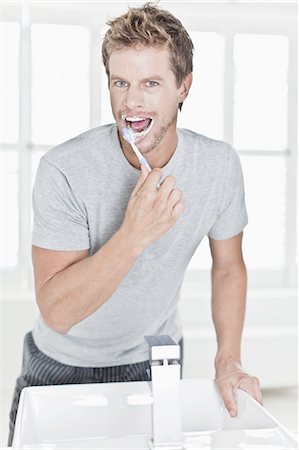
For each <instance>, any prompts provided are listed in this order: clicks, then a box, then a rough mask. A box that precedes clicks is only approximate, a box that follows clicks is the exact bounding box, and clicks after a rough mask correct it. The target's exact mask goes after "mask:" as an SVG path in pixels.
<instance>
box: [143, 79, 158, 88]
mask: <svg viewBox="0 0 299 450" xmlns="http://www.w3.org/2000/svg"><path fill="white" fill-rule="evenodd" d="M145 84H146V86H147V87H156V86H158V85H159V83H158V81H153V80H149V81H147V82H146V83H145Z"/></svg>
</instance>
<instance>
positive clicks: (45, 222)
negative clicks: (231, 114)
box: [32, 124, 247, 367]
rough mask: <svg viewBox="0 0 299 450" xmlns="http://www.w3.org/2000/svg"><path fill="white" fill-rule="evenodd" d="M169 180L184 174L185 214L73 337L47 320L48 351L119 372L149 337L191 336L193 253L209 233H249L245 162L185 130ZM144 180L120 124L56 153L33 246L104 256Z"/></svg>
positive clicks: (43, 175)
mask: <svg viewBox="0 0 299 450" xmlns="http://www.w3.org/2000/svg"><path fill="white" fill-rule="evenodd" d="M167 175H174V176H175V177H176V186H177V187H178V188H179V189H180V190H181V191H182V193H183V197H184V202H185V210H184V211H183V213H182V215H181V217H180V218H179V219H178V221H177V222H176V224H175V225H174V226H173V227H172V228H171V229H170V230H169V231H168V232H167V233H166V234H165V235H163V236H162V237H161V238H160V239H159V240H157V241H155V242H154V243H153V244H152V245H150V246H149V247H148V248H147V249H146V250H145V251H144V252H143V253H142V254H141V255H140V256H139V257H138V259H137V261H136V262H135V264H134V266H133V268H132V269H131V271H130V272H129V274H128V275H127V276H126V277H125V279H124V280H123V282H122V283H121V284H120V286H119V287H118V288H117V290H116V291H115V292H114V294H113V295H112V296H111V297H110V299H109V300H107V301H106V303H104V305H102V306H101V307H100V308H99V309H98V310H96V311H95V312H94V313H93V314H91V315H90V316H89V317H87V318H86V319H84V320H82V321H81V322H80V323H78V324H77V325H74V326H73V327H72V328H71V329H70V330H69V331H68V333H67V334H65V335H62V334H59V333H57V332H55V331H54V330H52V329H51V328H49V327H48V326H47V325H46V323H45V322H44V320H43V319H42V317H41V316H39V317H38V318H37V320H36V323H35V326H34V329H33V337H34V340H35V342H36V345H37V346H38V347H39V349H40V350H41V351H42V352H44V353H45V354H46V355H48V356H50V357H51V358H54V359H55V360H57V361H60V362H62V363H64V364H69V365H74V366H84V367H107V366H115V365H121V364H130V363H136V362H140V361H144V360H146V359H148V347H147V344H146V342H145V340H144V336H146V335H158V334H169V335H170V336H172V337H173V339H175V340H177V341H178V340H179V339H180V338H181V337H182V330H181V322H180V317H179V314H178V301H179V297H180V289H181V285H182V281H183V277H184V273H185V270H186V267H187V265H188V263H189V261H190V259H191V257H192V255H193V253H194V252H195V250H196V248H197V247H198V245H199V243H200V242H201V240H202V239H203V237H204V236H206V235H208V236H209V237H211V238H212V239H228V238H230V237H232V236H235V235H237V234H238V233H240V232H241V231H242V230H243V228H244V226H245V225H246V224H247V213H246V207H245V202H244V187H243V176H242V169H241V166H240V161H239V156H238V154H237V153H236V152H235V150H234V149H233V148H232V147H231V146H230V145H229V144H227V143H225V142H222V141H217V140H214V139H210V138H207V137H205V136H203V135H199V134H197V133H194V132H192V131H188V130H185V129H178V145H177V148H176V151H175V152H174V154H173V156H172V158H171V159H170V161H169V162H168V164H167V165H166V166H165V167H164V168H163V177H165V176H167ZM139 176H140V171H139V170H138V169H135V168H134V167H133V166H131V165H130V163H129V162H128V161H127V159H126V158H125V156H124V154H123V152H122V150H121V147H120V143H119V140H118V136H117V127H116V125H115V124H111V125H104V126H101V127H97V128H95V129H92V130H89V131H87V132H85V133H83V134H81V135H79V136H77V137H75V138H73V139H71V140H69V141H67V142H64V143H63V144H61V145H58V146H57V147H55V148H53V149H51V150H49V151H48V152H47V153H46V154H45V155H44V156H43V157H42V158H41V161H40V164H39V168H38V171H37V175H36V181H35V186H34V191H33V209H34V227H33V239H32V243H33V245H36V246H38V247H42V248H46V249H50V250H61V251H72V250H84V249H89V254H90V255H92V254H94V253H95V252H96V251H97V250H99V249H100V248H101V247H102V245H104V244H105V242H107V241H108V240H109V239H110V238H111V237H112V235H113V234H114V233H115V232H116V231H117V230H118V229H119V227H120V225H121V224H122V221H123V218H124V214H125V211H126V207H127V203H128V200H129V197H130V195H131V192H132V190H133V188H134V186H135V185H136V182H137V180H138V178H139ZM82 296H84V292H82Z"/></svg>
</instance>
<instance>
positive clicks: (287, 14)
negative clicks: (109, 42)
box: [1, 1, 298, 293]
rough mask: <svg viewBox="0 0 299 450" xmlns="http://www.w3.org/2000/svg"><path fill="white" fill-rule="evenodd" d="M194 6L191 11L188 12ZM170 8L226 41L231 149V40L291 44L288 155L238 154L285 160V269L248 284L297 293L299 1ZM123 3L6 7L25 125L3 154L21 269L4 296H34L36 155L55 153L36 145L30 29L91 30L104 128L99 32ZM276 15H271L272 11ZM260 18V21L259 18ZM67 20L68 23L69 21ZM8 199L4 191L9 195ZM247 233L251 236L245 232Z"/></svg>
mask: <svg viewBox="0 0 299 450" xmlns="http://www.w3.org/2000/svg"><path fill="white" fill-rule="evenodd" d="M188 3H190V7H188ZM165 7H166V9H169V10H170V11H171V12H172V13H173V14H174V15H176V16H177V17H179V18H180V20H181V21H182V22H183V23H184V25H185V26H186V27H187V29H189V30H194V31H207V32H214V33H220V34H222V35H223V36H224V39H225V49H226V57H225V71H224V74H225V75H224V77H225V79H224V85H225V86H226V89H225V90H224V115H223V117H224V140H225V141H228V142H233V88H234V67H233V38H234V36H235V35H236V34H239V33H241V34H243V33H250V34H253V33H254V34H283V35H285V36H288V38H289V71H288V145H287V148H286V149H285V150H284V151H263V150H261V151H258V150H251V149H248V150H238V149H237V148H236V150H237V151H238V153H239V155H240V156H242V155H246V156H257V155H261V156H277V157H284V158H286V170H287V176H286V178H287V186H286V216H285V218H286V229H285V236H284V237H285V261H286V262H287V263H286V264H285V267H284V270H283V271H278V272H276V271H271V270H263V271H250V283H251V285H252V286H254V287H263V286H264V287H286V288H290V287H295V286H296V284H297V264H296V245H294V240H295V238H296V211H297V203H296V177H297V104H298V92H297V79H298V49H297V42H298V39H297V24H298V22H297V13H298V9H297V5H296V4H295V3H294V2H287V1H285V2H280V3H279V2H278V3H273V2H264V3H242V2H230V3H226V2H209V3H198V8H199V10H200V14H198V15H196V14H194V2H167V5H165ZM126 9H127V3H125V2H104V3H94V4H90V3H89V4H86V5H84V4H82V3H72V4H65V3H64V4H59V3H54V4H52V5H50V4H48V3H47V4H44V5H43V6H41V5H37V4H35V5H34V4H31V5H30V6H28V5H27V6H26V5H24V4H23V5H22V4H19V5H16V4H15V5H5V8H4V11H3V15H2V20H3V21H5V22H6V21H13V22H17V23H19V24H20V52H19V64H20V66H19V67H20V96H19V105H20V124H19V142H18V143H17V144H5V143H1V147H2V149H3V150H4V151H11V150H16V151H18V153H19V171H18V181H19V186H22V189H19V208H20V210H19V245H20V247H19V263H18V266H17V269H16V270H11V269H8V270H6V269H3V270H2V277H3V280H4V289H5V290H6V291H7V292H11V293H15V292H19V293H26V292H27V293H28V292H33V274H32V266H31V240H30V238H29V237H30V236H31V223H30V222H31V210H30V208H29V207H28V200H29V199H30V198H31V153H32V152H35V151H46V150H48V149H49V148H51V147H52V146H50V145H49V146H47V145H44V146H42V145H33V144H32V143H31V142H30V135H31V108H30V107H31V86H30V83H31V72H30V56H31V42H30V27H31V25H32V24H35V23H39V24H40V23H45V24H67V25H81V26H86V27H87V28H88V29H89V31H90V38H91V47H90V93H91V96H90V128H93V127H95V126H98V125H99V124H101V107H100V103H101V102H100V99H101V95H100V92H101V83H106V82H107V80H106V79H103V72H102V70H101V58H100V41H101V30H102V28H103V27H104V25H105V21H106V15H107V14H106V13H107V11H109V17H110V18H112V17H115V16H116V15H118V14H121V13H122V12H124V11H126ZM270 9H271V11H270ZM257 13H258V14H257ZM66 18H67V20H66ZM4 195H5V189H4ZM245 233H246V230H245ZM209 278H210V271H209V270H190V269H189V270H187V273H186V277H185V281H186V282H187V283H191V284H195V285H198V284H200V285H201V286H202V284H201V283H204V284H205V283H207V284H208V283H209Z"/></svg>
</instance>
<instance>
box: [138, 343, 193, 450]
mask: <svg viewBox="0 0 299 450" xmlns="http://www.w3.org/2000/svg"><path fill="white" fill-rule="evenodd" d="M145 339H146V341H147V343H148V345H149V349H150V358H149V359H150V364H151V378H152V382H151V386H152V395H153V404H152V440H151V442H150V448H151V449H153V450H158V449H159V450H160V449H167V450H168V449H169V450H170V449H171V450H172V449H173V450H182V449H183V448H184V447H183V436H182V423H181V395H180V371H181V365H180V363H179V360H180V346H179V345H178V344H177V343H176V342H175V341H174V340H173V339H172V338H171V337H170V336H168V335H162V336H145Z"/></svg>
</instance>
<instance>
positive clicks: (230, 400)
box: [218, 383, 237, 417]
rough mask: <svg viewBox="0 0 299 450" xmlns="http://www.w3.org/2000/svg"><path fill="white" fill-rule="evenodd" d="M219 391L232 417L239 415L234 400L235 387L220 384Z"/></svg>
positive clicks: (228, 384)
mask: <svg viewBox="0 0 299 450" xmlns="http://www.w3.org/2000/svg"><path fill="white" fill-rule="evenodd" d="M218 389H219V391H220V395H221V397H222V400H223V402H224V405H225V407H226V409H227V410H228V412H229V414H230V416H231V417H235V416H236V415H237V403H236V401H235V399H234V394H233V385H231V384H230V383H221V384H219V383H218Z"/></svg>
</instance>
